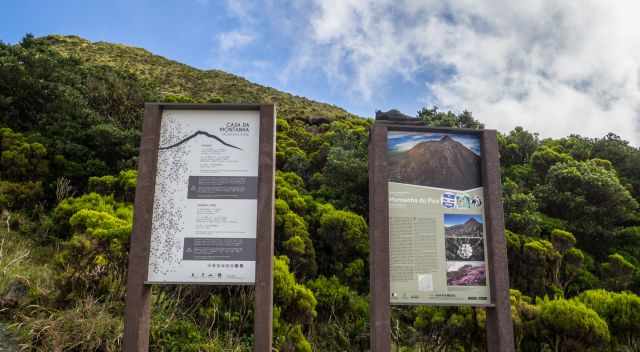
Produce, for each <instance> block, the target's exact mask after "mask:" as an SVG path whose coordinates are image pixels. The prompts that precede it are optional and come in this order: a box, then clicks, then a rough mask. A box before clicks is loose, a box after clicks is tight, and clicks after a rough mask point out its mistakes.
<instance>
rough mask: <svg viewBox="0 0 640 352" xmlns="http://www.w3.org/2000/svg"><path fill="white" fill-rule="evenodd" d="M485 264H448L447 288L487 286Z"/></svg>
mask: <svg viewBox="0 0 640 352" xmlns="http://www.w3.org/2000/svg"><path fill="white" fill-rule="evenodd" d="M486 285H487V275H486V270H485V264H484V262H447V286H486Z"/></svg>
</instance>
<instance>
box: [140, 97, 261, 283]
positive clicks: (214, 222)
mask: <svg viewBox="0 0 640 352" xmlns="http://www.w3.org/2000/svg"><path fill="white" fill-rule="evenodd" d="M259 114H260V112H259V111H229V110H164V111H163V113H162V123H161V132H160V143H159V148H158V164H157V174H156V181H155V195H154V204H153V223H152V230H151V243H150V253H149V270H148V278H147V282H149V283H211V284H222V283H224V284H252V283H254V282H255V256H256V221H257V219H256V216H257V215H256V214H257V188H258V153H259V127H260V126H259V123H260V119H259Z"/></svg>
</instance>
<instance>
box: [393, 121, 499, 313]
mask: <svg viewBox="0 0 640 352" xmlns="http://www.w3.org/2000/svg"><path fill="white" fill-rule="evenodd" d="M481 158H482V152H481V147H480V135H479V134H472V133H468V134H465V133H444V132H410V131H393V130H390V131H388V134H387V157H386V159H387V168H388V170H387V175H388V192H389V197H388V204H389V278H390V290H391V292H390V300H391V304H420V303H429V304H444V305H463V304H469V305H483V304H490V303H491V297H490V289H489V287H490V286H489V275H488V270H489V268H488V265H487V255H486V254H487V243H486V235H485V234H486V227H485V221H484V196H483V187H482V177H481V164H482V163H481Z"/></svg>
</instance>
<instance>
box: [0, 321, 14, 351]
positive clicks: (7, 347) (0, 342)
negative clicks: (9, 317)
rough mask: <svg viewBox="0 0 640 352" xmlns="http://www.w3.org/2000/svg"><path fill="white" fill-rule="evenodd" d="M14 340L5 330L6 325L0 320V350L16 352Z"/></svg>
mask: <svg viewBox="0 0 640 352" xmlns="http://www.w3.org/2000/svg"><path fill="white" fill-rule="evenodd" d="M17 351H18V347H17V346H16V343H15V340H14V339H13V338H12V336H11V334H9V332H8V331H7V328H6V325H5V324H4V323H2V322H0V352H17Z"/></svg>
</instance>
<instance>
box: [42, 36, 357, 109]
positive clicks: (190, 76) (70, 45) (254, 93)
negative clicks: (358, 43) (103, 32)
mask: <svg viewBox="0 0 640 352" xmlns="http://www.w3.org/2000/svg"><path fill="white" fill-rule="evenodd" d="M43 41H44V42H46V43H47V44H48V45H50V46H51V47H52V48H53V49H54V50H56V51H58V52H59V53H61V54H63V55H66V56H77V57H79V58H81V59H82V61H84V62H87V63H92V64H98V65H108V66H112V67H114V68H117V69H119V70H125V71H128V72H131V73H132V74H134V75H136V76H137V77H139V78H140V79H141V80H144V81H147V82H150V83H151V84H152V85H153V86H154V87H155V88H156V89H158V92H159V93H160V96H163V97H172V98H175V99H178V100H184V101H192V100H193V101H196V102H225V103H275V104H277V105H278V113H279V116H281V117H285V118H308V117H318V116H320V117H328V118H330V119H334V118H344V117H349V116H351V117H353V116H354V115H352V114H350V113H348V112H347V111H345V110H344V109H341V108H339V107H337V106H335V105H330V104H325V103H319V102H316V101H313V100H309V99H307V98H305V97H300V96H296V95H292V94H289V93H284V92H281V91H278V90H276V89H273V88H270V87H265V86H261V85H259V84H256V83H252V82H250V81H248V80H246V79H244V78H242V77H239V76H236V75H233V74H230V73H226V72H224V71H220V70H207V71H203V70H198V69H196V68H193V67H190V66H187V65H185V64H182V63H179V62H176V61H172V60H168V59H166V58H164V57H162V56H158V55H154V54H152V53H150V52H148V51H147V50H145V49H141V48H134V47H131V46H126V45H121V44H112V43H106V42H90V41H88V40H86V39H82V38H80V37H77V36H57V35H51V36H48V37H45V38H43Z"/></svg>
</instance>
